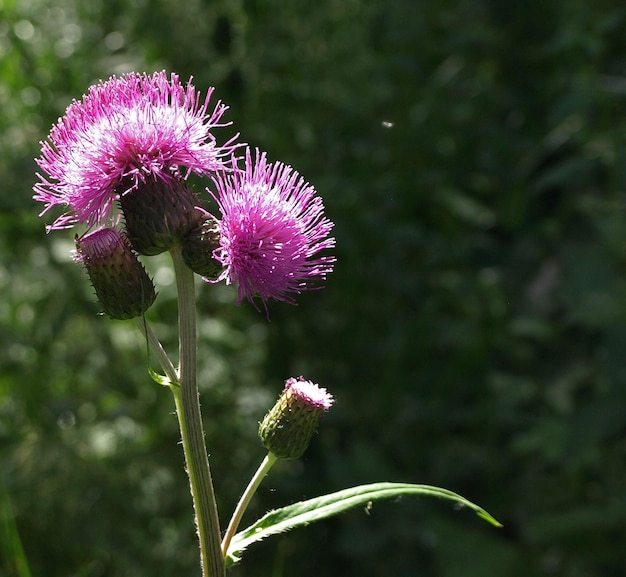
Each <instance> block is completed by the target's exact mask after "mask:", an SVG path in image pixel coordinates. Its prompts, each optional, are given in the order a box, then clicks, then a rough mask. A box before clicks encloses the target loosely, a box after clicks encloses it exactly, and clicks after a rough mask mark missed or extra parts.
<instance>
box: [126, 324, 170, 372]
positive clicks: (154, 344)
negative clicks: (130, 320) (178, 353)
mask: <svg viewBox="0 0 626 577" xmlns="http://www.w3.org/2000/svg"><path fill="white" fill-rule="evenodd" d="M135 320H136V321H137V326H138V327H139V330H140V331H141V332H142V333H143V335H144V336H145V337H146V339H147V341H148V345H149V346H150V349H151V350H152V352H153V353H154V354H155V355H156V357H157V359H158V360H159V364H160V365H161V368H162V369H163V372H164V373H165V375H166V376H167V378H168V379H169V380H170V381H171V382H172V383H174V384H178V371H177V370H176V369H175V368H174V365H173V364H172V361H170V358H169V357H168V356H167V353H166V352H165V350H164V349H163V345H161V342H160V341H159V339H158V338H157V336H156V335H155V334H154V332H153V331H152V327H151V326H150V325H149V324H148V321H147V320H146V319H145V317H137V318H136V319H135Z"/></svg>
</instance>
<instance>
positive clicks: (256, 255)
mask: <svg viewBox="0 0 626 577" xmlns="http://www.w3.org/2000/svg"><path fill="white" fill-rule="evenodd" d="M214 182H215V184H216V186H217V194H216V195H215V198H216V200H217V203H218V205H219V209H220V211H221V213H222V220H221V224H220V233H221V237H220V247H219V248H218V249H217V250H216V251H215V253H214V256H215V258H216V259H217V260H218V261H219V262H220V263H221V264H222V265H223V266H224V272H223V273H222V275H221V276H220V278H219V279H218V280H226V282H227V284H233V283H236V284H237V285H238V301H237V303H238V304H240V303H241V301H242V300H243V299H244V298H247V299H248V300H249V301H250V302H251V303H253V304H254V300H253V298H254V296H255V295H258V296H259V297H260V298H261V300H262V301H263V304H264V305H265V306H266V308H267V301H268V299H270V298H273V299H275V300H280V301H285V302H288V303H290V304H294V299H293V297H292V296H291V295H290V294H289V293H296V294H299V293H301V292H302V291H304V290H309V289H312V288H319V281H323V280H325V279H326V275H327V274H329V273H330V272H332V270H333V263H334V262H335V257H333V256H319V255H318V253H319V252H320V251H322V250H324V249H328V248H332V247H334V246H335V239H334V238H329V236H328V235H329V233H330V231H331V229H332V227H333V223H332V222H331V221H330V220H328V219H327V218H326V217H325V216H324V205H323V203H322V199H321V198H320V197H319V196H317V195H316V192H315V189H314V188H313V187H312V186H311V185H310V184H308V183H306V182H305V181H304V179H303V178H302V177H301V176H300V175H299V174H298V173H297V172H296V171H295V170H293V169H292V168H291V167H290V166H286V165H284V164H282V163H278V162H277V163H275V164H268V162H267V159H266V156H265V153H263V154H259V152H258V150H257V153H256V162H253V161H252V157H251V153H250V149H247V151H246V167H245V170H243V171H235V172H233V173H232V174H225V173H223V172H222V173H220V174H219V175H218V177H214ZM255 306H256V305H255ZM257 308H258V307H257Z"/></svg>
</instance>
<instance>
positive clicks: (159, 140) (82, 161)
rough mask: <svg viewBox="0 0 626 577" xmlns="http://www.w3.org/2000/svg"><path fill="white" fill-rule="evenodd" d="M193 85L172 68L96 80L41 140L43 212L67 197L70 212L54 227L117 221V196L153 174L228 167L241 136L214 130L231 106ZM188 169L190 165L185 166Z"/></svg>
mask: <svg viewBox="0 0 626 577" xmlns="http://www.w3.org/2000/svg"><path fill="white" fill-rule="evenodd" d="M212 92H213V89H212V88H211V89H209V91H208V94H207V96H206V99H205V100H204V103H202V102H201V100H200V94H199V93H198V92H197V91H196V89H195V88H194V87H193V85H192V84H191V79H190V81H189V83H188V84H187V86H183V85H182V84H181V83H180V82H179V79H178V76H177V75H175V74H172V75H171V77H170V78H169V79H168V77H167V74H166V73H165V71H162V72H156V73H154V74H152V75H147V74H143V75H141V74H138V73H131V74H125V75H123V76H121V77H120V78H117V77H115V76H112V77H111V78H110V79H109V80H107V81H106V82H102V81H100V82H99V83H98V84H96V85H94V86H91V87H90V88H89V92H88V94H87V95H85V96H83V98H82V100H81V101H76V100H75V101H73V102H72V103H71V104H70V105H69V107H68V108H67V110H66V112H65V116H63V117H62V118H60V119H59V121H58V123H57V124H56V125H55V126H53V128H52V130H51V131H50V134H49V136H48V140H47V141H45V142H42V143H41V147H42V150H41V157H40V158H38V159H37V164H38V165H39V167H40V168H41V170H42V174H38V177H39V182H38V183H37V184H35V187H34V190H35V196H34V198H35V200H38V201H40V202H43V203H45V205H46V206H45V209H44V210H43V212H42V214H44V213H45V212H46V211H48V210H49V209H50V208H52V207H53V206H55V205H57V204H60V205H63V206H66V207H68V210H67V212H66V213H65V214H63V215H62V216H60V217H59V218H57V220H56V221H55V222H54V223H53V224H52V225H51V226H50V227H49V229H63V228H69V227H71V226H73V225H74V224H76V223H86V224H87V225H88V227H90V228H91V227H93V226H95V225H96V224H99V223H103V222H104V223H109V224H114V223H115V222H117V220H118V219H119V216H118V215H116V214H115V210H114V209H115V201H116V200H117V199H118V198H119V195H120V194H125V193H127V192H129V191H132V190H133V189H135V188H137V186H138V185H139V184H140V183H142V182H145V181H146V180H148V179H149V178H152V179H161V180H164V181H168V180H169V179H171V178H173V177H180V178H186V177H187V176H188V174H189V173H190V172H195V173H198V174H207V173H209V172H211V171H214V170H216V169H223V168H224V163H223V162H222V156H224V155H227V154H228V155H230V154H231V153H232V150H233V149H234V148H235V145H233V144H232V142H233V140H234V139H231V140H230V141H228V142H227V143H226V144H225V145H224V146H221V147H220V146H217V145H216V143H215V138H214V136H213V135H212V134H211V131H212V129H213V128H216V127H222V126H227V125H228V123H220V118H221V116H222V114H223V113H224V112H225V111H226V110H227V106H225V105H224V104H222V103H221V102H218V103H217V104H216V106H215V108H214V109H213V111H212V112H211V111H210V110H209V108H208V106H209V99H210V97H211V94H212ZM181 168H184V169H185V170H183V171H182V173H181Z"/></svg>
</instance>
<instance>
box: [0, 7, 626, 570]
mask: <svg viewBox="0 0 626 577" xmlns="http://www.w3.org/2000/svg"><path fill="white" fill-rule="evenodd" d="M625 28H626V5H625V4H624V3H623V2H618V1H617V0H600V1H597V2H586V1H583V0H552V1H546V0H529V1H527V2H523V3H508V2H501V1H499V0H456V1H450V0H386V1H382V0H381V1H378V2H375V1H370V2H366V1H364V0H322V1H319V2H313V1H307V2H297V3H288V2H281V1H278V0H259V1H250V2H243V1H237V0H229V1H227V0H223V1H215V2H209V1H208V0H188V1H187V2H184V3H181V2H179V1H178V0H134V1H128V0H107V1H105V0H91V1H90V2H81V1H80V0H47V1H44V0H0V231H1V235H0V575H2V577H25V576H28V575H32V576H45V577H74V576H76V577H78V576H80V577H98V576H108V575H115V576H117V577H135V576H137V577H143V576H150V577H153V576H160V575H178V576H181V575H185V576H198V575H199V570H198V563H197V548H196V544H195V541H194V528H193V523H192V516H191V501H190V496H189V491H188V488H187V485H186V477H185V472H184V468H183V459H182V453H181V449H180V446H179V445H178V441H179V434H178V431H177V424H176V419H175V417H174V415H173V402H172V399H171V396H170V394H169V393H168V391H167V390H164V389H160V388H159V387H158V386H157V385H155V384H154V383H152V382H151V381H150V379H149V378H148V375H147V373H146V363H147V360H146V351H145V343H144V342H142V340H141V338H140V337H139V334H138V331H137V330H136V329H135V327H134V325H133V323H123V322H119V321H111V320H109V319H107V318H105V317H103V316H100V315H99V314H98V313H99V308H98V304H97V303H96V302H95V298H94V296H93V291H92V289H91V287H90V286H89V283H88V281H87V278H86V275H84V273H83V271H81V270H80V268H79V267H78V266H77V265H75V264H74V263H73V262H72V261H71V258H70V251H71V249H72V237H73V232H72V231H68V232H66V233H64V232H55V233H53V234H50V235H47V236H46V234H45V232H44V222H43V220H42V219H39V218H38V217H37V213H38V212H39V211H40V210H41V206H38V205H36V203H35V202H34V201H32V199H31V197H32V185H33V183H34V182H35V175H34V173H35V171H36V167H35V163H34V161H33V158H34V157H36V156H38V154H39V145H38V141H40V140H42V139H44V138H45V137H46V135H47V133H48V131H49V129H50V127H51V125H52V123H53V122H55V120H56V118H57V117H58V116H60V115H62V114H63V111H64V109H65V107H66V106H67V105H68V104H69V102H70V101H71V99H72V98H80V96H81V95H82V94H83V93H84V92H85V91H86V90H87V88H88V86H89V85H90V84H91V83H93V82H95V81H97V80H98V79H100V78H107V77H108V76H109V75H111V74H113V73H118V74H119V73H123V72H126V71H130V70H136V71H147V72H152V71H154V70H161V69H163V68H165V69H167V70H169V71H175V72H177V73H178V74H179V75H180V76H181V77H182V78H183V79H187V78H188V77H189V76H191V75H193V77H194V83H195V85H196V86H197V87H198V88H199V89H200V90H201V91H202V92H206V89H207V88H208V87H209V86H215V87H216V96H217V97H218V98H221V99H223V100H224V101H225V102H226V103H228V104H229V105H230V106H231V109H230V111H229V113H228V117H229V119H230V120H232V121H233V122H234V129H235V130H238V131H240V132H241V134H242V140H244V141H247V142H249V143H250V144H251V145H253V146H258V147H260V148H261V149H263V150H266V151H267V152H268V155H269V157H270V159H271V160H282V161H284V162H286V163H289V164H292V165H293V166H294V167H295V168H296V169H297V170H298V171H300V172H301V173H302V174H303V175H304V176H305V177H306V178H307V179H308V180H309V181H310V182H311V183H313V184H314V185H315V186H316V188H317V189H318V191H319V192H320V194H321V195H322V196H323V197H324V201H325V204H326V207H327V214H328V216H329V217H330V218H331V219H332V220H333V221H334V222H335V223H336V228H335V236H336V238H337V250H336V254H337V258H338V262H337V266H336V272H335V273H334V274H333V275H332V276H331V277H330V278H329V280H328V283H327V287H326V288H325V289H324V290H323V291H320V292H312V293H309V294H305V295H303V296H302V297H301V298H299V299H298V301H299V306H297V307H291V306H289V305H285V304H282V303H272V304H271V306H270V313H271V321H270V322H267V321H266V318H265V315H264V314H262V313H261V314H259V313H258V312H257V311H255V310H254V309H253V307H251V306H250V305H249V304H244V305H242V306H241V307H239V308H237V307H235V306H234V297H235V294H234V289H233V288H232V287H224V286H219V287H216V286H207V285H202V286H201V284H200V283H199V285H198V295H199V308H200V314H201V320H200V326H199V330H200V345H199V346H200V359H201V366H200V376H201V388H202V401H203V410H204V416H205V421H206V429H207V439H208V444H209V446H210V452H211V460H212V464H213V474H214V477H215V480H216V490H217V493H218V497H219V508H220V511H221V514H222V518H223V519H224V522H225V521H226V520H227V518H228V516H229V514H230V511H232V508H233V506H234V504H235V502H236V499H237V497H238V496H239V494H240V492H241V491H242V489H243V487H244V485H245V483H246V482H247V479H248V478H249V476H250V475H251V474H252V472H253V471H254V470H255V468H256V466H257V465H258V463H259V461H260V459H261V458H262V456H263V451H262V450H261V447H260V444H259V441H258V440H257V436H256V428H257V422H258V421H259V420H260V419H261V418H262V417H263V414H264V412H265V410H266V409H267V408H268V407H269V406H270V405H271V404H272V403H273V401H274V399H275V397H276V395H277V394H278V392H279V391H280V390H281V388H282V384H283V381H284V379H285V378H287V377H289V376H291V375H300V374H303V375H305V376H306V377H307V378H309V379H312V380H314V381H316V382H319V383H320V384H321V385H322V386H325V387H327V388H329V389H330V390H331V392H332V393H333V394H334V395H335V396H336V398H337V403H336V406H335V407H333V410H332V411H331V412H330V413H329V415H328V416H327V417H325V419H324V420H323V421H322V425H321V428H320V432H319V434H318V435H317V436H316V437H315V438H314V441H313V443H312V446H311V448H310V449H309V451H308V452H307V453H306V454H305V457H304V458H303V459H302V460H301V461H299V462H294V463H285V464H279V465H278V466H277V467H276V468H275V470H274V471H273V472H272V473H271V475H270V477H269V478H268V479H267V481H266V483H265V484H264V486H263V487H262V489H261V490H260V492H259V495H258V497H257V498H256V500H255V501H254V504H253V506H252V509H251V511H250V512H249V516H248V517H247V519H246V520H249V521H252V520H253V519H254V518H256V517H255V515H257V516H258V515H260V514H262V513H263V512H264V511H265V510H267V509H268V508H271V507H275V506H280V505H283V504H287V503H290V502H293V501H296V500H298V499H301V498H306V497H313V496H315V495H318V494H320V493H323V492H329V491H333V490H338V489H342V488H345V487H348V486H352V485H355V484H359V483H366V482H373V481H383V480H389V481H406V482H417V483H429V484H434V485H440V486H443V487H446V488H448V489H451V490H454V491H457V492H459V493H461V494H462V495H464V496H465V497H467V498H469V499H471V500H473V501H475V502H477V503H479V504H480V505H482V506H484V507H485V508H486V509H487V510H489V511H490V512H491V513H492V514H494V515H495V516H496V517H497V518H498V519H499V520H500V521H502V522H503V523H504V525H505V527H504V529H502V530H496V529H494V528H492V527H490V526H488V525H487V524H485V523H483V522H482V521H480V520H479V519H477V518H476V517H474V516H473V515H472V514H470V513H469V512H467V511H458V510H454V509H452V508H451V507H449V505H448V504H446V503H444V502H438V501H437V502H431V501H427V500H411V499H404V500H401V501H399V502H393V503H381V504H376V505H375V506H374V507H373V509H372V510H371V511H369V514H367V513H366V512H365V511H362V510H359V511H354V512H352V513H350V514H347V515H345V516H342V517H339V518H335V519H332V520H328V521H326V522H323V523H321V524H319V525H315V526H311V527H307V528H306V529H302V530H300V531H298V532H294V533H291V534H287V535H284V536H280V537H274V538H272V539H270V540H268V541H267V542H264V543H262V544H260V545H257V546H254V547H253V548H251V549H250V551H249V552H248V554H247V555H246V556H244V559H243V562H242V564H241V565H239V566H238V567H237V568H235V569H234V570H233V571H232V572H231V574H232V575H233V576H235V577H248V576H255V577H263V576H267V577H281V576H285V577H289V576H294V577H295V576H305V575H307V576H308V575H325V576H342V577H346V576H359V577H375V576H376V577H379V576H381V575H393V576H394V577H413V576H416V575H419V576H421V577H485V576H498V577H518V576H519V577H532V576H555V577H556V576H558V577H613V576H615V577H617V576H621V575H623V571H624V567H626V552H625V551H626V534H625V533H624V527H625V526H626V440H625V435H624V433H625V432H626V410H625V407H626V359H625V355H624V352H625V351H626V276H625V274H624V273H625V270H624V269H625V265H626V227H625V223H626V219H625V214H624V192H625V191H626V35H625V34H624V30H625ZM231 132H232V131H231ZM221 134H222V135H223V138H224V139H225V138H226V137H227V135H228V134H229V129H225V130H223V131H222V133H221ZM222 135H218V138H222ZM51 218H52V217H50V218H49V219H48V221H47V222H50V221H51ZM146 264H147V266H148V268H149V269H150V271H151V272H152V274H154V275H155V277H156V282H157V285H158V288H159V291H160V294H159V297H158V299H157V302H156V304H155V306H154V307H153V308H152V309H151V310H150V311H149V318H150V319H151V320H152V321H153V322H154V323H155V330H156V331H157V332H158V334H159V335H160V336H161V338H162V340H163V341H164V343H165V344H166V347H168V348H169V349H170V350H173V348H174V347H175V338H176V335H175V332H174V330H173V327H172V324H173V322H174V319H175V318H176V308H175V300H174V298H175V295H174V294H173V288H172V277H171V272H170V269H169V265H168V261H167V259H165V258H164V259H158V258H156V259H151V260H149V261H147V263H146ZM150 362H151V363H152V365H153V366H154V364H155V363H154V359H151V360H150Z"/></svg>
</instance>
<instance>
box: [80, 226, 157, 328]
mask: <svg viewBox="0 0 626 577" xmlns="http://www.w3.org/2000/svg"><path fill="white" fill-rule="evenodd" d="M75 242H76V256H75V259H76V261H78V262H80V263H82V264H83V265H84V266H85V269H86V270H87V274H88V275H89V280H91V284H92V285H93V287H94V289H95V290H96V295H97V297H98V300H99V301H100V304H101V305H102V308H103V309H104V312H105V313H107V314H108V315H109V316H110V317H111V318H114V319H119V320H126V319H133V318H135V317H139V316H141V315H142V314H143V313H145V312H146V311H147V310H148V308H150V306H151V305H152V303H153V302H154V299H155V298H156V293H155V291H154V285H153V284H152V281H151V280H150V277H149V276H148V275H147V273H146V271H145V269H144V268H143V266H142V265H141V263H140V262H139V260H138V259H137V257H136V256H135V254H134V253H133V251H132V250H131V249H130V245H129V244H128V241H127V240H126V237H125V236H124V235H122V234H121V233H120V232H118V231H117V230H115V229H114V228H101V229H98V230H96V231H94V232H92V233H90V234H88V235H85V236H83V237H78V236H77V237H76V239H75Z"/></svg>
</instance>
